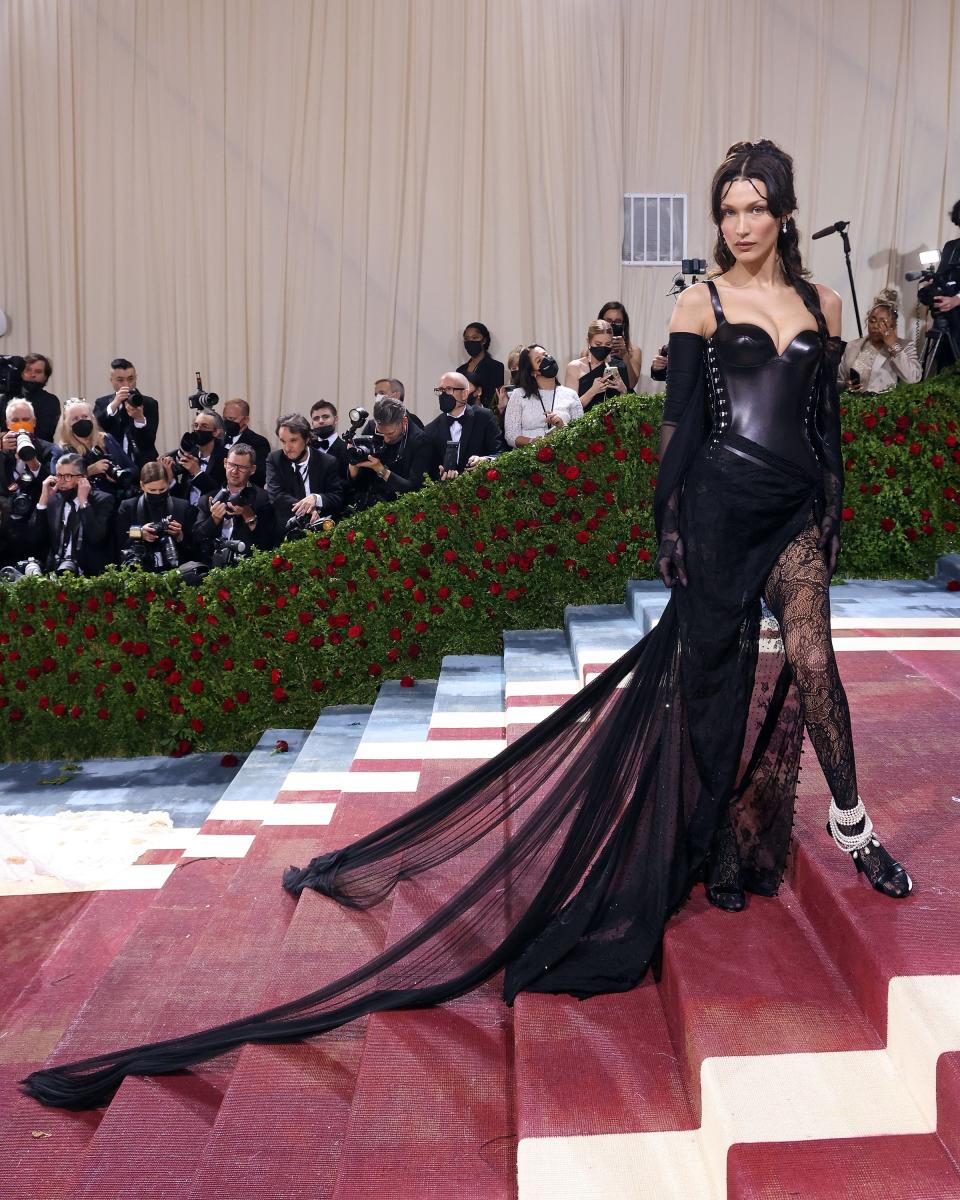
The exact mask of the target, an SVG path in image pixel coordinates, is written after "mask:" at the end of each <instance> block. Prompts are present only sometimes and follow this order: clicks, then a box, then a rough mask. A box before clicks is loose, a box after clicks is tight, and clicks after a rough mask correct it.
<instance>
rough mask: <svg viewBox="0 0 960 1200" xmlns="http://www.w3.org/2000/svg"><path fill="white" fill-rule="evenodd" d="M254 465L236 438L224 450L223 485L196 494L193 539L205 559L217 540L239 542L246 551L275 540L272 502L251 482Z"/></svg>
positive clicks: (252, 456) (248, 448)
mask: <svg viewBox="0 0 960 1200" xmlns="http://www.w3.org/2000/svg"><path fill="white" fill-rule="evenodd" d="M256 465H257V456H256V453H255V452H254V449H253V447H252V446H248V445H247V444H246V443H245V442H238V443H237V444H236V445H235V446H231V447H230V449H229V450H228V451H227V465H226V471H227V486H226V487H225V488H223V489H222V490H221V491H219V492H217V493H216V494H215V495H211V496H201V497H200V505H199V510H200V511H199V515H198V517H197V522H196V524H195V525H194V527H193V541H194V545H195V546H197V548H198V551H199V552H200V553H201V554H202V555H203V557H204V558H205V559H206V560H207V561H209V560H210V559H211V558H212V556H213V553H214V551H215V550H216V548H217V542H218V541H219V542H223V541H228V540H229V541H237V542H243V544H244V546H245V547H246V553H247V554H249V553H250V551H251V550H253V549H257V550H270V549H271V548H272V547H273V546H275V545H276V544H277V533H276V531H277V517H276V513H275V512H274V510H273V504H272V503H271V501H270V497H269V496H268V495H267V493H266V492H265V491H264V490H263V488H261V487H257V485H256V484H255V483H253V482H252V480H253V473H254V471H255V469H256Z"/></svg>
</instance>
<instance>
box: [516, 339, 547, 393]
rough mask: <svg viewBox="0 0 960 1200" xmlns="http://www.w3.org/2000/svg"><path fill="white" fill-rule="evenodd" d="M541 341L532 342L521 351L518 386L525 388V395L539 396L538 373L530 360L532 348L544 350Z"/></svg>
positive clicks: (518, 366)
mask: <svg viewBox="0 0 960 1200" xmlns="http://www.w3.org/2000/svg"><path fill="white" fill-rule="evenodd" d="M543 349H544V346H543V344H542V343H541V342H531V343H530V345H529V346H524V348H523V349H522V350H521V351H520V362H519V364H518V365H517V387H518V388H523V394H524V395H525V396H539V395H540V385H539V384H538V383H537V373H536V371H535V370H534V369H533V363H532V362H531V361H530V351H531V350H543Z"/></svg>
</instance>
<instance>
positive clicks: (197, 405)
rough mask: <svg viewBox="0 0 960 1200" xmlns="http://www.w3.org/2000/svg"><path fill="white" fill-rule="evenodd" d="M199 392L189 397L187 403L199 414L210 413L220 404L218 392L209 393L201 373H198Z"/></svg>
mask: <svg viewBox="0 0 960 1200" xmlns="http://www.w3.org/2000/svg"><path fill="white" fill-rule="evenodd" d="M196 376H197V390H196V391H195V392H194V393H193V395H191V396H188V397H187V403H188V404H189V405H190V407H191V408H194V409H196V410H197V412H209V411H210V410H211V409H212V408H215V407H216V406H217V405H218V404H219V403H220V397H219V396H218V395H217V393H216V392H207V391H204V388H203V380H202V379H201V378H200V372H199V371H197V372H196Z"/></svg>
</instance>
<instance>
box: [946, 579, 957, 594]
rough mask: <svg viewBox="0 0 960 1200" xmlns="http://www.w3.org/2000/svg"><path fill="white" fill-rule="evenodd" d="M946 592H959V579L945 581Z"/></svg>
mask: <svg viewBox="0 0 960 1200" xmlns="http://www.w3.org/2000/svg"><path fill="white" fill-rule="evenodd" d="M947 591H948V592H960V579H948V580H947Z"/></svg>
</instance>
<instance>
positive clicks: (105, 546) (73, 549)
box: [32, 453, 114, 575]
mask: <svg viewBox="0 0 960 1200" xmlns="http://www.w3.org/2000/svg"><path fill="white" fill-rule="evenodd" d="M113 512H114V503H113V497H112V496H109V495H107V493H106V492H98V491H96V490H94V489H93V488H91V486H90V480H89V479H88V478H87V473H86V468H85V467H84V465H83V459H82V458H81V457H80V455H79V454H72V453H70V454H61V455H60V458H59V459H58V460H57V467H56V474H55V475H48V476H47V478H46V479H45V480H44V481H43V487H42V488H41V489H40V499H39V501H38V502H37V507H36V509H35V510H34V514H33V518H32V520H33V522H34V527H35V530H36V534H37V546H38V549H39V551H40V553H42V554H43V555H44V556H45V558H46V569H47V570H48V571H58V570H64V571H71V572H72V573H73V574H75V575H99V574H100V572H101V571H102V570H103V569H104V567H106V565H107V563H109V562H110V561H111V559H112V557H113V555H112V551H113V545H112V542H111V539H110V523H111V520H112V518H113Z"/></svg>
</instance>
